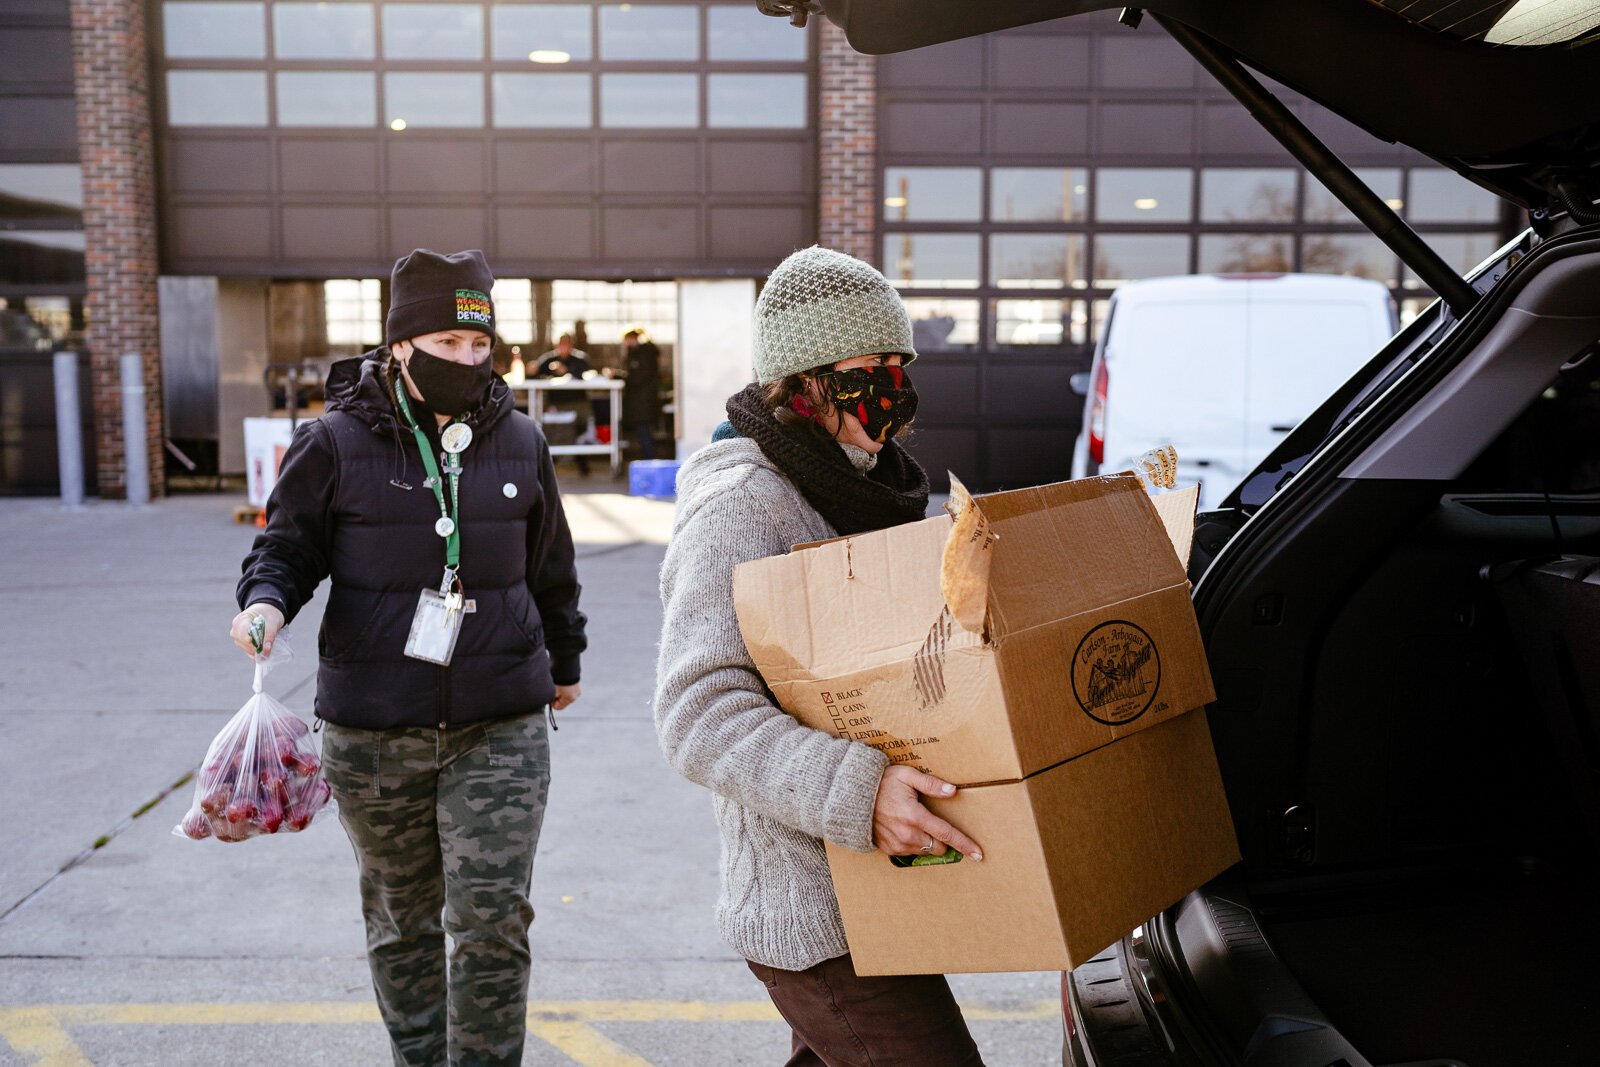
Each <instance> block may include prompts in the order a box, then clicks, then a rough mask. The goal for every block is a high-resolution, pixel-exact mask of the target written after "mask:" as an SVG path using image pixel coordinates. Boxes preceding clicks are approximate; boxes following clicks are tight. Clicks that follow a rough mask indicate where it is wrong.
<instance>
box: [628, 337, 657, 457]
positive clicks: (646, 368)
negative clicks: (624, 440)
mask: <svg viewBox="0 0 1600 1067" xmlns="http://www.w3.org/2000/svg"><path fill="white" fill-rule="evenodd" d="M622 370H623V374H624V375H625V376H626V377H625V378H624V381H623V384H622V425H623V428H624V429H626V430H627V431H628V436H629V437H631V438H632V439H633V440H634V441H635V442H636V443H637V444H638V446H639V458H640V459H655V458H656V425H657V424H658V423H659V422H660V421H661V350H660V349H659V348H657V347H656V345H655V342H654V341H652V340H650V336H649V335H648V334H647V333H645V332H644V327H642V326H633V327H630V328H629V329H628V332H627V333H624V334H623V335H622Z"/></svg>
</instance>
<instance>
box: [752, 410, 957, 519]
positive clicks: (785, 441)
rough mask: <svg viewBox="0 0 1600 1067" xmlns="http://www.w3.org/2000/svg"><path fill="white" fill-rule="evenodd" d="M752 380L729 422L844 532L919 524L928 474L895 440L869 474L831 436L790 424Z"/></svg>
mask: <svg viewBox="0 0 1600 1067" xmlns="http://www.w3.org/2000/svg"><path fill="white" fill-rule="evenodd" d="M762 392H763V390H762V388H761V386H760V385H757V384H751V385H748V386H746V387H745V388H744V389H742V390H740V391H739V392H737V393H735V394H733V395H732V396H730V397H729V398H728V421H729V422H731V423H733V428H734V429H735V430H737V431H739V434H740V435H741V436H743V437H748V438H750V440H752V441H754V442H755V443H756V444H757V445H759V446H760V447H761V451H762V452H764V453H765V454H766V456H767V458H768V459H770V460H772V462H773V463H774V464H776V465H777V467H778V469H779V470H781V471H783V473H784V474H785V475H786V476H787V477H788V479H789V480H790V481H791V482H793V483H794V484H795V488H797V489H799V490H800V495H801V496H803V497H805V498H806V501H807V502H808V503H809V504H810V505H811V506H812V507H814V508H816V509H817V512H818V513H819V514H821V516H822V517H823V518H824V519H827V520H828V525H830V526H832V527H833V528H834V529H835V530H838V531H839V532H840V533H841V534H853V533H861V532H862V531H864V530H881V529H883V528H884V527H885V526H898V525H899V524H901V523H903V522H914V521H916V520H917V519H920V518H922V517H923V515H924V514H925V513H926V512H927V510H928V475H927V473H926V472H925V471H923V469H922V467H921V466H920V465H919V464H918V463H917V461H916V460H914V459H912V458H911V457H910V456H909V455H908V454H907V453H906V450H905V449H903V448H901V447H900V446H899V444H897V443H896V442H894V441H890V442H889V443H888V444H886V445H884V446H883V450H882V451H880V452H879V453H878V462H877V465H876V466H874V467H873V468H872V470H871V471H869V472H868V473H867V474H865V475H863V474H862V473H861V472H860V471H858V470H857V469H856V468H855V467H854V466H853V465H852V464H851V463H850V458H849V457H848V456H846V455H845V453H844V449H842V448H840V447H839V445H838V444H837V443H836V442H834V441H831V440H828V439H826V438H823V437H819V436H818V435H817V434H815V433H813V432H812V431H811V430H810V429H809V428H808V427H805V426H785V425H784V424H783V423H781V422H779V421H778V420H777V419H775V418H773V417H772V411H771V410H770V409H769V408H768V407H767V406H766V404H765V403H763V397H762Z"/></svg>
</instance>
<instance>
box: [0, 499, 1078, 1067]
mask: <svg viewBox="0 0 1600 1067" xmlns="http://www.w3.org/2000/svg"><path fill="white" fill-rule="evenodd" d="M570 489H571V490H572V491H571V492H570V493H569V494H568V513H569V516H570V519H571V522H572V526H573V531H574V536H575V539H576V540H577V542H578V545H579V548H578V552H579V574H580V578H581V580H582V582H583V585H584V602H583V606H584V609H585V610H586V611H587V612H588V615H589V620H590V642H591V643H590V651H589V653H588V654H587V655H586V657H585V660H584V683H583V684H584V695H583V699H582V700H581V701H580V702H579V703H578V704H577V705H576V706H574V707H573V708H572V709H570V710H569V711H568V712H567V713H566V714H564V715H562V716H560V726H561V728H560V731H559V732H558V733H557V734H556V735H555V736H554V744H553V747H554V760H553V762H554V781H553V784H552V789H551V798H550V809H549V814H548V817H547V818H546V821H545V825H544V834H543V839H542V841H541V842H540V845H539V853H538V860H537V863H536V865H535V868H534V885H533V896H534V904H535V906H536V908H537V911H538V917H537V919H536V920H535V923H534V926H533V943H534V948H533V951H534V959H535V966H534V975H533V985H532V989H531V991H530V998H529V999H530V1003H529V1025H530V1036H529V1040H528V1047H527V1053H526V1056H525V1059H524V1062H525V1063H529V1064H551V1065H566V1064H579V1065H583V1067H641V1065H650V1064H659V1065H667V1064H677V1065H689V1064H694V1065H710V1067H715V1065H722V1064H756V1065H768V1064H770V1065H777V1064H781V1063H782V1062H783V1060H784V1059H785V1057H786V1055H787V1043H788V1030H787V1027H785V1026H784V1025H783V1023H782V1022H781V1021H780V1020H779V1019H778V1018H777V1015H776V1013H775V1012H774V1011H773V1010H772V1008H771V1006H770V1004H768V1002H767V1001H766V999H765V997H764V995H763V992H764V991H763V989H762V987H761V986H760V984H759V983H758V982H757V981H756V980H755V979H754V978H753V977H752V976H751V975H750V974H749V972H748V971H747V970H746V969H745V966H744V963H743V961H742V960H740V959H739V958H738V957H737V956H735V955H734V953H733V952H732V951H731V950H730V949H728V947H727V946H726V945H724V944H723V943H722V941H721V940H720V939H719V938H718V936H717V933H716V930H715V927H714V925H713V922H712V915H711V908H712V903H713V900H714V898H715V895H716V871H717V835H716V829H715V826H714V823H713V821H712V817H711V805H710V800H709V798H708V796H707V794H706V793H705V792H704V791H703V790H701V789H699V788H698V787H696V786H694V785H691V784H690V783H688V782H686V781H684V780H683V779H681V778H679V777H678V776H677V775H676V774H675V773H674V772H673V771H672V770H671V769H670V768H669V767H668V766H667V765H666V762H665V761H664V759H663V758H662V757H661V754H660V751H659V749H658V748H657V746H656V740H655V733H654V729H653V727H652V725H651V719H650V707H649V700H650V693H651V687H652V683H653V674H654V661H655V648H656V640H657V635H658V629H659V625H660V603H659V600H658V598H657V592H656V574H657V570H658V568H659V566H660V563H661V558H662V553H663V551H664V544H665V541H666V539H667V535H668V532H669V531H670V527H671V521H672V504H671V502H667V501H652V500H642V499H638V498H631V497H627V496H623V495H620V494H618V493H617V492H616V491H615V490H616V483H613V482H610V481H609V480H608V479H598V478H597V479H592V480H589V481H587V482H585V483H574V484H573V485H572V486H571V487H570ZM241 502H242V501H241V500H240V498H239V497H238V496H236V495H230V494H216V495H194V496H179V497H174V498H170V499H167V500H163V501H160V502H158V503H156V504H153V505H151V506H149V507H145V508H137V509H136V508H130V507H128V506H126V505H122V504H116V503H109V502H95V503H91V504H90V505H89V506H87V507H85V508H82V509H78V510H66V509H63V508H61V507H60V506H59V505H58V504H57V502H55V501H52V500H0V544H3V545H4V546H5V550H4V553H3V554H0V603H3V608H0V656H3V660H0V661H3V664H4V669H3V670H0V856H3V857H4V859H3V860H0V1064H5V1065H10V1064H48V1065H50V1067H82V1065H85V1064H94V1065H118V1067H134V1065H139V1067H144V1065H149V1067H184V1065H191V1064H192V1065H212V1064H224V1063H226V1064H273V1063H295V1064H321V1063H327V1064H341V1065H358V1067H359V1065H368V1064H370V1065H373V1067H380V1065H383V1064H386V1063H388V1053H387V1041H386V1038H385V1035H384V1033H383V1029H382V1026H381V1025H380V1023H379V1022H378V1017H377V1011H376V1008H375V1007H374V1006H373V1003H372V996H371V987H370V984H369V979H368V974H367V967H366V961H365V957H364V955H363V950H362V930H361V916H360V909H359V905H358V902H357V895H356V874H355V863H354V860H353V858H352V855H351V852H350V846H349V844H348V842H347V841H346V840H345V837H344V833H343V831H342V830H341V828H340V827H339V825H338V823H337V821H336V820H334V819H332V818H329V819H324V820H319V821H318V822H317V823H316V824H314V825H313V826H312V827H311V828H310V829H308V830H307V831H306V832H304V833H302V834H291V835H283V836H278V837H272V838H261V839H256V840H252V841H249V842H245V843H243V844H240V845H236V846H225V845H221V844H219V843H218V842H215V841H206V842H190V841H187V840H185V839H182V838H179V837H175V836H173V835H172V832H171V831H172V828H173V826H174V824H175V823H176V822H177V821H178V820H179V819H180V817H181V816H182V814H183V812H184V811H185V810H186V809H187V807H188V805H189V802H190V790H191V786H189V785H188V784H178V783H180V782H182V781H183V779H184V778H185V776H186V775H188V774H189V773H190V772H191V771H193V770H194V769H195V768H196V766H197V765H198V763H199V761H200V759H201V757H202V756H203V755H204V753H205V749H206V746H207V744H208V743H209V742H210V740H211V738H212V736H213V735H214V734H215V733H216V731H217V730H218V729H219V728H220V727H221V726H222V725H223V723H225V722H226V721H227V719H228V717H229V716H230V715H232V714H233V713H234V712H235V711H237V710H238V708H239V706H240V705H241V704H242V703H243V702H244V701H245V700H246V699H247V698H248V697H249V695H250V677H251V666H250V664H249V662H248V661H247V660H246V659H245V657H244V656H243V655H241V654H240V653H239V652H238V651H237V650H235V649H234V648H233V646H232V644H231V642H230V641H229V640H228V637H227V634H226V628H227V624H228V621H229V620H230V619H231V617H232V615H233V613H234V610H235V609H234V606H233V588H234V582H235V580H236V578H237V575H238V566H239V560H240V558H241V557H242V556H243V555H244V553H245V551H246V550H247V549H248V547H249V545H250V541H251V538H252V537H253V535H254V533H255V530H254V529H253V528H252V527H250V526H248V525H239V524H236V523H235V522H234V521H233V514H232V513H233V509H234V507H235V505H237V504H239V503H241ZM321 605H322V598H321V597H320V596H319V597H318V598H317V599H316V600H315V601H314V602H313V603H312V604H311V605H310V606H309V607H308V608H307V609H306V610H305V612H303V613H302V615H301V617H300V618H299V619H298V620H296V622H295V624H294V626H293V627H291V628H290V632H291V633H293V634H294V639H295V642H296V652H297V655H298V658H297V659H295V660H294V661H292V662H290V663H288V664H286V665H285V666H283V667H282V668H281V669H280V670H278V671H277V672H275V673H274V674H273V676H272V677H271V678H270V679H269V681H268V683H267V688H268V690H269V691H270V692H272V693H273V694H274V695H276V696H277V697H278V698H279V699H280V700H282V701H283V702H284V703H286V704H287V705H288V706H289V707H290V708H291V709H292V710H294V711H297V712H299V713H300V714H302V715H305V716H307V717H309V716H310V714H311V709H312V701H313V698H314V690H315V677H314V676H315V667H316V628H317V625H318V622H319V619H320V614H321ZM959 933H960V932H959V930H956V931H953V934H954V935H955V936H959ZM952 984H953V985H954V986H955V989H956V992H957V995H958V997H960V999H961V1001H962V1003H963V1005H964V1006H965V1008H966V1009H967V1013H968V1017H969V1019H970V1020H971V1022H972V1027H973V1031H974V1033H975V1034H976V1036H977V1038H978V1042H979V1045H980V1047H981V1048H982V1049H983V1052H984V1056H985V1059H986V1060H987V1062H988V1063H989V1064H991V1065H992V1067H1009V1065H1013V1064H1017V1065H1021V1064H1049V1063H1059V1062H1060V1032H1061V1031H1060V1020H1059V1015H1058V1010H1057V1004H1058V1000H1057V997H1058V990H1059V979H1058V976H1056V975H1053V974H1030V975H973V976H958V977H955V978H953V979H952Z"/></svg>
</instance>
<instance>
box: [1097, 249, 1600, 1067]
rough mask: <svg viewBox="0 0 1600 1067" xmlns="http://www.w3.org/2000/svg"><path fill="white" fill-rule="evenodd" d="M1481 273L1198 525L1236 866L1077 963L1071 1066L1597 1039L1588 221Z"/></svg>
mask: <svg viewBox="0 0 1600 1067" xmlns="http://www.w3.org/2000/svg"><path fill="white" fill-rule="evenodd" d="M1513 264H1514V265H1513ZM1499 274H1504V275H1505V277H1504V278H1503V279H1502V280H1501V282H1500V284H1498V285H1495V286H1494V287H1492V288H1491V289H1490V291H1489V293H1488V295H1487V296H1486V297H1485V298H1484V300H1483V302H1482V304H1481V305H1480V306H1479V307H1477V308H1475V309H1474V310H1473V312H1472V314H1471V315H1470V316H1469V317H1468V318H1467V319H1466V320H1464V321H1462V322H1460V323H1456V324H1449V323H1447V322H1445V321H1444V319H1445V317H1444V316H1443V314H1442V312H1441V310H1440V309H1438V308H1435V309H1434V310H1433V311H1432V312H1431V313H1430V315H1429V316H1427V317H1425V318H1424V319H1419V320H1418V322H1417V323H1414V324H1413V326H1412V327H1410V328H1408V329H1407V330H1406V331H1405V332H1404V333H1402V334H1401V336H1400V337H1398V338H1396V339H1395V341H1394V342H1392V343H1391V345H1390V346H1389V347H1388V348H1387V349H1386V350H1385V351H1384V352H1382V353H1380V354H1379V355H1378V357H1377V358H1375V359H1374V360H1373V362H1372V363H1371V364H1370V365H1369V366H1368V367H1367V368H1365V369H1364V370H1363V372H1362V373H1361V374H1360V375H1358V376H1357V378H1356V379H1355V380H1354V381H1352V382H1351V383H1350V384H1349V385H1347V386H1346V387H1345V388H1344V389H1343V390H1341V391H1340V393H1339V394H1338V395H1336V396H1335V397H1333V398H1331V399H1330V401H1329V402H1328V403H1327V404H1326V405H1325V406H1324V408H1323V409H1322V410H1321V411H1319V412H1318V413H1317V415H1316V416H1315V417H1313V418H1312V419H1309V420H1307V422H1306V424H1305V425H1304V426H1303V427H1302V429H1301V430H1297V431H1296V437H1297V438H1298V442H1297V444H1298V448H1297V447H1295V446H1294V445H1291V447H1290V448H1289V449H1288V451H1287V453H1284V454H1282V455H1280V456H1279V457H1278V460H1279V462H1280V466H1279V468H1278V469H1277V470H1274V469H1273V464H1272V462H1271V461H1269V463H1268V465H1267V466H1266V467H1265V468H1263V470H1262V471H1261V472H1260V474H1259V475H1258V477H1259V478H1260V479H1262V480H1264V481H1266V482H1271V483H1273V487H1274V488H1275V490H1276V491H1275V492H1272V493H1270V494H1268V493H1265V492H1261V493H1260V496H1261V498H1262V500H1263V501H1264V503H1261V502H1258V505H1257V506H1252V507H1249V508H1246V509H1241V510H1238V511H1236V512H1234V513H1233V514H1232V515H1227V514H1224V515H1218V516H1212V517H1210V518H1209V519H1206V520H1204V521H1203V523H1202V529H1201V531H1200V532H1199V538H1200V540H1202V541H1203V540H1204V539H1205V538H1206V536H1207V529H1206V526H1207V524H1209V525H1210V526H1211V531H1210V533H1211V535H1212V536H1213V537H1214V538H1215V541H1214V543H1213V544H1212V546H1211V551H1213V552H1215V551H1218V550H1219V549H1220V554H1218V555H1217V556H1216V558H1215V559H1214V561H1213V560H1208V559H1206V558H1204V557H1203V556H1202V557H1201V558H1199V559H1198V561H1197V567H1196V571H1195V572H1194V573H1195V575H1196V577H1199V578H1200V580H1199V583H1198V585H1197V588H1196V595H1195V601H1196V608H1197V611H1198V613H1199V617H1200V622H1201V629H1202V633H1203V635H1204V637H1205V640H1206V645H1207V649H1208V653H1209V655H1210V658H1211V661H1212V668H1213V673H1214V676H1215V679H1216V685H1217V692H1218V700H1217V703H1216V704H1215V705H1213V706H1212V708H1211V709H1210V712H1209V715H1210V722H1211V727H1212V732H1213V735H1214V737H1215V739H1216V743H1217V752H1218V758H1219V762H1220V764H1221V767H1222V771H1223V778H1224V781H1225V783H1226V786H1227V789H1228V796H1229V802H1230V805H1231V807H1232V810H1233V813H1234V819H1235V823H1236V826H1237V829H1238V832H1239V838H1240V845H1241V848H1242V850H1243V853H1244V857H1245V859H1244V863H1243V864H1241V865H1240V866H1239V867H1238V868H1236V869H1235V870H1234V871H1232V872H1230V873H1229V875H1227V876H1225V877H1224V878H1223V879H1220V880H1218V881H1217V882H1216V883H1214V884H1212V885H1210V886H1207V887H1205V888H1204V889H1203V890H1202V891H1200V892H1198V893H1196V894H1193V895H1191V897H1190V898H1189V899H1188V900H1187V901H1185V902H1184V903H1183V904H1182V905H1180V906H1179V907H1177V908H1174V909H1171V910H1170V911H1168V912H1166V913H1164V914H1163V915H1162V916H1159V917H1156V918H1154V919H1152V920H1151V922H1150V923H1148V924H1146V927H1145V928H1144V931H1143V932H1142V935H1141V936H1138V937H1135V938H1130V939H1128V940H1126V941H1124V942H1123V943H1122V944H1121V945H1119V946H1117V947H1116V948H1114V949H1113V950H1112V951H1110V952H1108V953H1107V954H1105V955H1104V956H1103V957H1102V958H1100V959H1098V960H1096V961H1094V962H1093V963H1091V964H1090V965H1088V966H1086V967H1083V968H1080V969H1079V971H1077V972H1074V973H1073V975H1072V976H1071V982H1072V1012H1073V1020H1072V1022H1073V1029H1072V1032H1071V1033H1070V1035H1069V1042H1068V1044H1069V1048H1077V1049H1079V1050H1083V1051H1085V1052H1086V1053H1088V1055H1080V1056H1078V1058H1077V1059H1076V1060H1075V1061H1074V1062H1092V1063H1096V1064H1103V1063H1118V1062H1129V1063H1141V1064H1168V1063H1180V1064H1184V1065H1189V1064H1204V1065H1207V1067H1209V1065H1212V1064H1247V1065H1255V1064H1262V1065H1267V1064H1274V1065H1278V1064H1282V1065H1296V1067H1298V1065H1302V1064H1303V1065H1307V1067H1324V1065H1328V1064H1344V1065H1346V1067H1361V1065H1364V1064H1406V1065H1418V1067H1420V1065H1434V1067H1447V1065H1448V1067H1524V1065H1533V1064H1538V1065H1540V1067H1560V1065H1568V1064H1570V1065H1578V1064H1589V1063H1592V1062H1594V1059H1595V1055H1594V1049H1595V1048H1596V1047H1600V1011H1597V1009H1600V974H1597V973H1596V970H1595V967H1594V962H1593V961H1594V959H1595V957H1596V954H1597V952H1600V909H1596V908H1595V907H1594V906H1593V902H1594V900H1595V899H1596V897H1597V895H1600V345H1597V343H1596V340H1597V339H1600V298H1596V297H1595V296H1594V295H1593V294H1595V293H1596V292H1600V233H1597V232H1594V231H1587V232H1579V233H1575V234H1571V235H1569V236H1566V237H1563V238H1558V239H1556V240H1553V241H1547V242H1543V243H1542V244H1540V245H1534V244H1533V243H1532V242H1531V240H1527V241H1525V242H1524V243H1523V244H1522V245H1521V246H1518V247H1515V248H1512V249H1509V250H1508V251H1507V253H1506V256H1505V260H1504V261H1503V262H1502V263H1500V264H1497V265H1493V266H1491V267H1489V268H1488V269H1487V271H1486V272H1485V277H1490V276H1495V275H1499ZM1481 280H1482V279H1480V281H1481ZM1296 451H1300V452H1308V453H1309V457H1308V456H1307V455H1300V456H1293V453H1295V452H1296ZM1246 512H1249V513H1250V514H1249V521H1248V522H1244V523H1243V525H1242V528H1241V525H1240V523H1241V520H1242V519H1243V518H1244V517H1245V514H1246ZM1202 547H1204V546H1202ZM1202 571H1203V572H1204V573H1203V577H1201V576H1200V572H1202ZM1118 1042H1120V1043H1121V1045H1120V1046H1119V1045H1118ZM1171 1049H1177V1050H1178V1051H1177V1052H1170V1051H1168V1050H1171ZM1124 1054H1125V1055H1127V1056H1136V1057H1137V1056H1142V1057H1144V1058H1143V1059H1140V1058H1130V1059H1125V1060H1121V1059H1118V1058H1117V1057H1118V1055H1124ZM1169 1057H1170V1058H1169Z"/></svg>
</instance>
